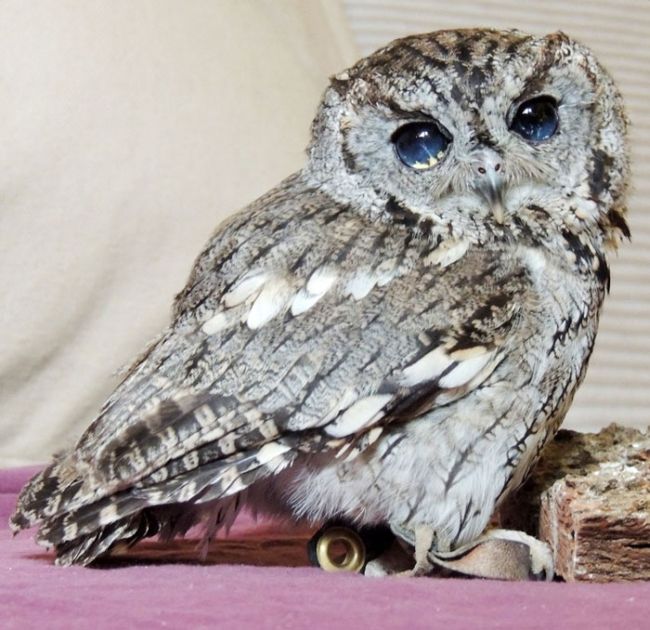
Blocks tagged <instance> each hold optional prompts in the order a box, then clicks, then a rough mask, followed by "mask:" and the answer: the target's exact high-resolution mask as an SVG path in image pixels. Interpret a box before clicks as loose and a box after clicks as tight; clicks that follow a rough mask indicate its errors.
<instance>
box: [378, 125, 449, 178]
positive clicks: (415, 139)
mask: <svg viewBox="0 0 650 630" xmlns="http://www.w3.org/2000/svg"><path fill="white" fill-rule="evenodd" d="M391 141H392V142H393V145H394V146H395V152H396V153H397V156H398V157H399V159H400V160H402V162H404V164H406V166H410V167H411V168H414V169H417V170H424V169H427V168H431V167H432V166H435V165H436V164H437V163H438V160H440V158H441V157H442V156H443V155H444V152H445V149H446V148H447V145H448V144H449V143H450V142H451V136H450V135H449V134H448V133H446V131H443V129H442V128H441V127H440V126H439V125H437V124H436V123H433V122H412V123H408V124H407V125H403V126H402V127H400V128H399V129H398V130H397V131H396V132H395V133H394V134H393V135H392V137H391Z"/></svg>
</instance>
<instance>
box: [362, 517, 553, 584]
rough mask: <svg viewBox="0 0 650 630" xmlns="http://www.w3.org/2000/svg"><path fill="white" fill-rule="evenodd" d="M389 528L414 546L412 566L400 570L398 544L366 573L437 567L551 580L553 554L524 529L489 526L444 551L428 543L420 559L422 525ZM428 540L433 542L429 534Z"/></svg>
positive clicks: (478, 574) (477, 574)
mask: <svg viewBox="0 0 650 630" xmlns="http://www.w3.org/2000/svg"><path fill="white" fill-rule="evenodd" d="M393 531H394V533H395V535H396V536H397V537H398V538H399V539H401V540H402V541H404V542H406V543H407V544H408V545H410V546H412V547H415V559H416V563H415V567H413V569H411V570H410V571H406V572H405V571H403V568H402V569H400V567H403V564H404V558H405V556H406V553H405V552H404V550H402V552H401V554H400V549H399V547H398V546H394V547H392V548H391V549H390V550H389V551H388V552H386V553H385V554H383V555H382V556H380V557H379V558H377V559H376V560H374V561H372V562H371V563H369V564H368V566H367V567H366V571H365V573H366V575H374V576H376V575H391V574H393V575H394V574H399V575H413V576H414V575H424V574H428V573H431V571H432V569H433V567H434V566H438V567H442V568H445V569H449V570H451V571H454V572H455V573H460V574H463V575H467V576H471V577H481V578H490V579H497V580H551V579H553V556H552V554H551V550H550V549H549V547H548V545H547V544H546V543H543V542H542V541H540V540H538V539H537V538H533V537H532V536H529V535H528V534H525V533H524V532H519V531H514V530H506V529H493V530H490V531H488V532H486V533H485V534H484V535H483V536H481V538H479V539H477V540H475V541H473V542H471V543H469V544H467V545H463V546H462V547H459V548H458V549H454V550H453V551H446V552H442V551H438V550H437V549H435V547H434V545H430V546H429V548H428V550H427V552H426V560H425V561H423V560H422V553H423V552H422V548H423V544H424V541H425V540H426V538H425V530H424V528H423V529H422V530H421V531H419V532H418V530H417V529H416V530H415V531H414V530H407V529H405V528H403V527H393ZM430 540H431V541H433V536H432V533H431V538H430ZM425 562H426V564H425Z"/></svg>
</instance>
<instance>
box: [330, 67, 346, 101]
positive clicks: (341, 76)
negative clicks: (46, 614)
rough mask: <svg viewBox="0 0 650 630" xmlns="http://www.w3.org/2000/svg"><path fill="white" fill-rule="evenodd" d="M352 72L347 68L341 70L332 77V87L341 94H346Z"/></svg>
mask: <svg viewBox="0 0 650 630" xmlns="http://www.w3.org/2000/svg"><path fill="white" fill-rule="evenodd" d="M350 83H351V80H350V74H349V72H348V71H347V70H344V71H343V72H339V73H338V74H335V75H334V76H331V77H330V87H332V88H333V89H334V90H336V92H337V93H338V94H339V95H340V96H344V95H345V94H346V92H347V91H348V89H349V87H350Z"/></svg>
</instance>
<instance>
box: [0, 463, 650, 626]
mask: <svg viewBox="0 0 650 630" xmlns="http://www.w3.org/2000/svg"><path fill="white" fill-rule="evenodd" d="M31 472H33V469H30V470H26V469H15V470H5V471H0V519H2V523H3V524H2V526H0V575H1V577H0V627H2V628H3V629H7V628H20V629H21V630H22V629H24V628H32V627H41V628H48V629H50V628H66V629H67V628H70V629H74V628H84V629H87V628H91V629H92V630H101V629H102V628H116V627H119V628H132V627H136V626H141V627H156V628H157V627H161V628H162V627H165V628H215V627H216V628H237V629H246V628H256V629H257V628H286V629H292V628H307V627H308V628H310V629H312V630H313V629H317V628H336V627H350V628H385V627H400V628H445V630H450V629H451V628H481V629H491V628H501V629H505V628H517V629H519V628H539V629H540V630H542V629H543V630H549V629H552V628H557V627H563V628H588V629H589V630H598V629H600V628H602V629H607V630H609V629H611V628H628V629H630V630H632V629H635V628H650V583H628V584H605V585H599V584H561V583H551V584H547V583H505V582H488V581H479V580H462V579H444V580H443V579H431V578H408V579H407V578H364V577H362V576H358V575H341V574H327V573H324V572H322V571H321V570H319V569H314V568H310V567H307V566H304V565H305V564H306V559H305V553H304V540H305V539H306V536H307V534H306V533H305V532H304V531H303V532H286V531H282V530H281V529H280V528H279V527H278V526H277V525H275V526H274V525H273V524H269V523H266V524H255V523H254V522H253V521H251V520H250V519H246V518H243V519H241V521H240V522H239V523H238V524H237V525H236V527H235V529H234V531H233V533H232V538H233V539H234V540H233V541H231V542H228V543H227V544H223V543H222V544H221V546H220V545H219V544H218V543H217V544H216V545H215V547H214V550H213V551H211V553H210V555H209V558H208V562H207V563H204V564H200V563H198V562H196V561H192V560H191V559H193V558H194V557H195V556H194V552H193V549H192V545H193V544H194V543H179V544H177V545H172V546H167V547H161V546H160V545H157V544H155V543H154V544H150V545H145V546H143V550H142V551H140V552H139V554H138V555H139V559H138V560H137V561H134V560H129V561H128V562H125V561H123V562H113V563H110V564H106V565H104V566H103V567H102V568H92V569H83V568H77V567H72V568H59V567H56V566H54V565H53V564H52V556H51V554H49V553H47V552H45V551H43V550H42V549H41V548H40V547H37V546H36V545H35V544H34V542H33V541H32V539H31V537H30V535H29V534H22V535H21V536H19V537H17V538H12V537H11V534H10V533H9V531H8V529H7V525H6V522H7V518H8V516H9V513H10V511H11V510H12V509H13V505H14V503H15V499H16V493H17V492H18V490H19V489H20V487H21V485H22V484H23V483H24V482H25V481H26V479H27V477H28V475H29V474H30V473H31ZM235 562H240V563H241V564H235ZM244 562H246V564H243V563H244ZM254 565H257V566H254ZM260 565H265V566H260ZM286 565H290V566H286Z"/></svg>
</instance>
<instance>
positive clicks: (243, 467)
mask: <svg viewBox="0 0 650 630" xmlns="http://www.w3.org/2000/svg"><path fill="white" fill-rule="evenodd" d="M267 452H268V451H267ZM288 455H289V454H288V453H286V452H285V451H282V452H281V453H280V455H279V456H278V457H275V458H272V459H270V460H266V459H263V460H260V454H259V452H258V451H255V452H250V453H238V454H236V455H234V456H232V457H230V458H227V459H225V460H219V461H214V462H210V463H207V464H204V465H202V466H200V467H199V468H197V469H194V470H192V471H188V472H187V473H185V474H180V475H176V476H174V477H172V478H169V479H167V480H165V481H162V482H158V483H152V482H151V480H150V478H145V479H143V480H142V483H141V484H136V485H134V486H131V487H129V488H126V489H124V490H122V491H119V492H116V493H114V494H112V495H110V496H105V497H102V498H98V499H95V500H93V499H92V498H91V497H89V501H88V503H85V504H82V505H79V506H78V507H75V508H74V509H70V503H71V502H72V501H73V500H74V501H75V504H77V503H78V496H79V492H80V487H81V486H82V483H83V480H82V479H79V478H77V479H73V480H70V481H66V480H65V479H63V478H62V477H61V473H62V472H64V473H65V471H62V470H61V469H60V464H56V463H55V464H53V465H52V466H50V467H48V468H46V469H45V470H44V471H42V472H41V473H39V474H38V475H37V476H36V477H35V478H34V479H33V480H32V481H31V482H30V483H29V484H28V486H27V487H26V488H25V489H24V490H23V492H22V493H21V495H20V497H19V500H18V506H17V508H16V512H15V513H14V515H13V516H12V518H11V522H10V523H11V527H12V529H14V531H18V530H20V529H24V528H26V527H30V526H32V525H40V529H39V532H38V535H37V540H38V542H39V543H40V544H41V545H43V546H46V547H54V548H55V549H56V552H57V563H59V564H82V565H85V564H89V563H90V562H92V561H93V560H94V559H95V558H97V557H99V556H100V555H103V554H105V553H107V552H109V551H110V550H111V548H112V547H114V546H115V545H116V544H118V543H120V542H121V543H126V544H127V545H132V544H134V543H135V542H137V541H138V540H140V539H141V538H144V537H148V536H153V535H155V534H158V533H162V534H163V535H164V536H165V537H167V538H170V537H172V536H174V535H177V534H179V533H181V534H182V533H185V532H186V531H187V530H188V529H189V528H190V527H191V526H192V525H194V524H195V523H196V522H198V521H199V520H201V518H202V517H203V516H204V515H205V514H206V512H208V513H210V512H212V518H211V519H210V520H209V522H210V525H209V527H210V528H211V530H212V531H211V533H214V532H215V531H216V530H217V529H218V528H219V527H220V526H222V525H223V524H224V522H226V521H230V522H231V521H232V519H234V514H235V513H236V511H237V510H238V508H239V502H238V501H237V502H236V509H235V510H234V511H233V509H232V505H233V504H232V502H230V503H228V506H229V507H228V508H227V509H226V508H224V500H226V499H228V498H230V499H234V498H236V497H237V495H239V494H240V493H241V492H242V491H243V490H245V489H246V488H247V487H248V486H250V485H251V484H252V483H254V482H255V481H257V480H258V479H261V478H263V477H266V476H268V474H270V473H271V472H278V471H279V470H280V469H281V468H284V467H286V466H287V465H288V464H289V463H290V462H291V461H292V459H291V457H288ZM215 510H217V511H216V512H215ZM215 514H216V515H217V516H216V517H215V516H214V515H215ZM222 515H223V516H222Z"/></svg>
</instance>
